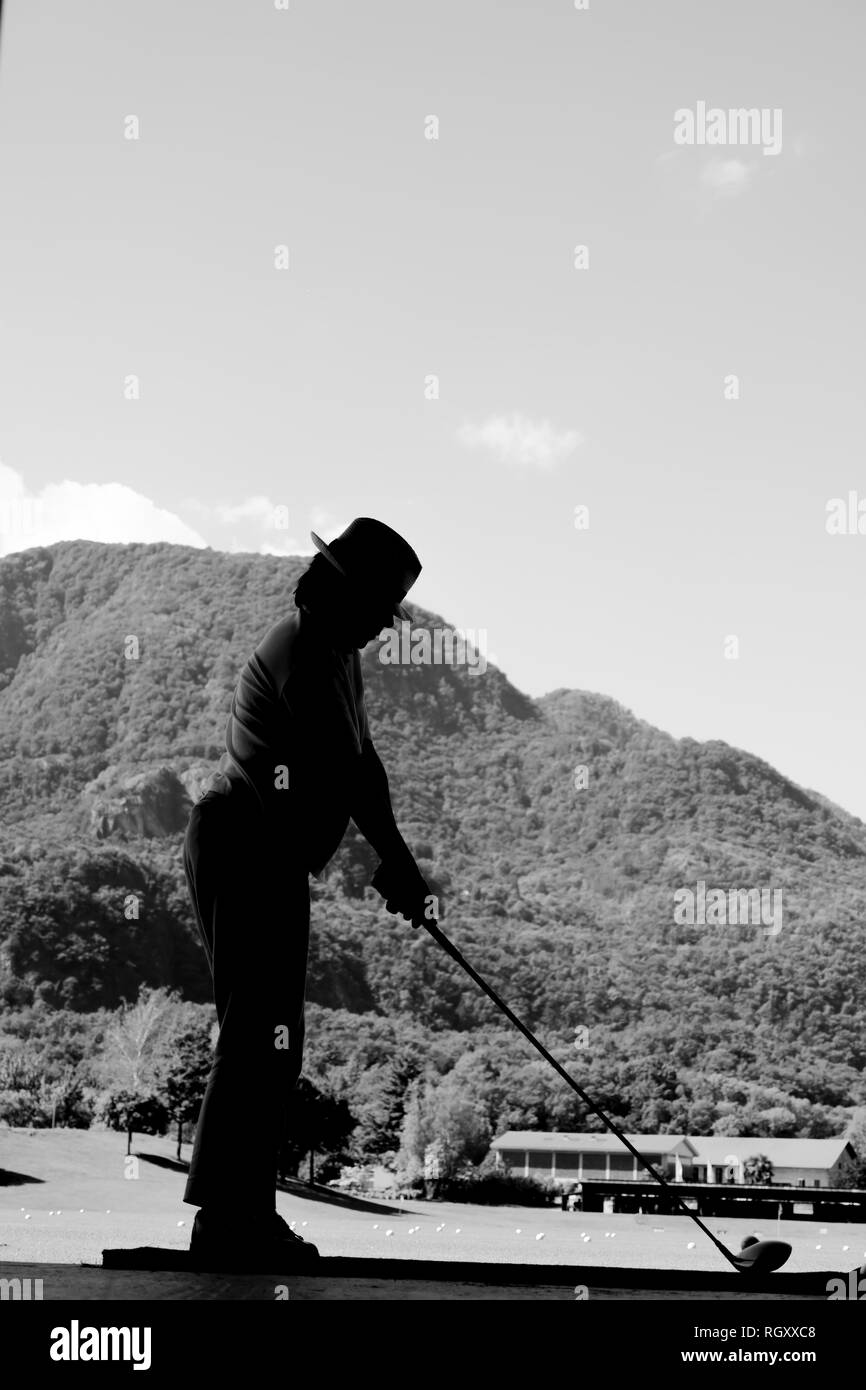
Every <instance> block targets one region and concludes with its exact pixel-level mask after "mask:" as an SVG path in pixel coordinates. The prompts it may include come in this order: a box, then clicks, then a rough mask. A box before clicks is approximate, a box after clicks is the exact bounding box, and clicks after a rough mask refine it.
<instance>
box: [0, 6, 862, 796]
mask: <svg viewBox="0 0 866 1390" xmlns="http://www.w3.org/2000/svg"><path fill="white" fill-rule="evenodd" d="M864 30H866V7H864V6H862V4H861V3H860V2H859V0H827V2H826V3H824V4H822V5H821V6H815V5H813V4H811V3H805V0H726V3H725V4H724V5H719V4H716V3H709V0H667V2H665V0H661V3H657V4H652V5H649V4H647V3H646V0H588V3H587V4H582V5H578V4H575V3H574V0H556V2H555V3H553V0H542V2H541V3H536V2H533V0H520V2H519V3H518V0H510V2H506V3H503V2H502V0H499V3H490V2H489V0H471V3H470V2H469V0H445V2H444V3H439V4H437V5H435V6H429V5H422V4H419V3H417V0H416V3H413V2H412V0H400V2H399V3H398V2H397V0H369V3H366V4H363V5H361V4H358V3H357V0H341V2H340V3H330V2H329V0H315V3H314V0H288V4H287V6H285V5H283V4H282V3H281V0H277V3H276V4H275V3H274V0H249V2H248V3H245V4H243V5H241V4H233V3H228V0H208V3H204V0H186V3H184V4H183V5H177V4H176V3H168V0H149V3H148V4H147V5H146V6H145V5H141V4H138V3H136V4H132V3H130V0H85V3H83V4H80V5H75V6H70V5H69V4H68V0H65V3H64V0H6V4H5V5H4V7H3V27H2V35H0V554H8V553H11V552H13V551H18V550H24V549H28V548H30V547H32V546H34V545H42V544H50V543H52V542H53V541H56V540H60V539H71V538H77V537H85V538H90V539H94V540H100V541H115V542H127V541H169V542H173V543H176V544H179V545H194V546H211V547H213V548H214V549H216V550H224V551H238V550H240V551H261V552H263V553H273V554H278V555H279V554H299V553H310V552H311V550H312V545H311V542H310V539H309V533H310V530H311V529H315V530H316V531H317V532H318V533H319V534H321V535H324V536H325V538H326V539H328V538H331V537H332V536H334V535H335V534H337V533H338V532H339V531H340V530H341V529H342V527H343V526H344V525H345V524H346V523H348V522H349V521H350V520H351V519H352V518H353V517H355V516H374V517H378V518H380V519H381V520H383V521H386V522H387V523H388V524H390V525H391V526H393V527H395V528H396V529H397V530H399V531H400V532H401V533H402V534H404V535H405V536H406V537H407V539H408V540H409V541H410V542H411V544H412V545H413V546H414V547H415V549H416V551H417V552H418V554H419V556H420V558H421V560H422V563H423V567H424V568H423V572H422V574H421V576H420V578H419V580H418V582H417V584H416V585H415V588H414V589H413V590H412V593H411V596H410V597H411V598H412V599H416V600H417V601H418V602H419V603H420V604H422V605H423V606H424V607H425V608H428V609H432V610H433V611H434V612H436V613H439V614H441V615H442V616H443V617H444V618H445V619H446V620H447V621H448V622H450V623H453V624H456V625H458V626H459V627H461V628H463V629H466V630H467V631H471V632H472V633H474V634H478V635H479V637H480V640H481V641H483V643H484V645H485V649H486V652H487V656H488V659H489V660H490V661H491V662H494V663H495V664H496V665H497V666H499V667H500V669H502V670H503V671H504V672H505V673H506V675H507V676H508V677H509V678H510V679H511V680H512V681H513V682H514V684H515V685H517V686H518V687H519V688H520V689H522V690H524V691H526V692H528V693H529V694H532V695H536V696H537V695H541V694H543V693H544V692H547V691H550V690H553V689H556V688H559V687H569V688H576V689H581V690H592V691H598V692H601V693H603V694H606V695H609V696H612V697H613V698H615V699H616V700H618V701H620V702H621V703H622V704H624V705H625V706H626V707H627V708H629V709H630V710H632V711H633V712H634V713H635V714H636V715H638V716H639V717H640V718H642V719H645V720H647V721H649V722H650V723H652V724H654V725H656V726H658V727H660V728H662V729H665V730H667V731H668V732H670V733H672V734H673V735H675V736H677V737H682V736H686V735H688V736H690V737H693V738H696V739H722V740H724V741H726V742H727V743H730V744H732V745H735V746H737V747H740V748H743V749H746V750H748V751H749V752H751V753H754V754H756V755H757V756H759V757H761V758H763V759H765V760H766V761H767V762H768V763H771V764H772V765H774V766H775V767H777V768H778V769H779V770H780V771H781V772H783V773H784V774H785V775H786V776H788V777H790V778H792V779H793V780H794V781H795V782H797V783H799V784H800V785H803V786H805V787H808V788H811V789H814V790H816V791H819V792H821V793H822V794H823V795H825V796H827V797H829V798H830V799H831V800H833V801H835V802H837V803H838V804H840V805H841V806H843V807H845V808H846V809H847V810H849V811H851V812H853V813H854V814H856V815H859V816H860V817H861V818H863V819H866V780H864V777H863V775H862V768H863V758H862V753H863V749H864V717H863V710H864V658H863V650H864V643H863V637H864V626H866V623H864V619H866V610H864V566H866V467H864V448H863V439H864V418H863V417H864V407H863V390H862V386H863V380H864V331H863V320H864V313H863V307H864V306H863V279H864V275H863V265H864V251H863V247H864V246H866V225H864V222H866V218H864V191H863V179H862V170H863V149H862V130H863V121H862V113H861V109H860V107H861V102H860V88H861V85H862V82H861V77H862V73H861V68H862V52H863V47H864V38H866V33H864ZM741 108H742V109H745V110H752V109H754V110H755V111H756V112H757V113H759V114H760V116H761V120H760V121H758V120H757V119H756V122H755V124H754V125H752V123H751V122H745V123H743V124H742V125H740V124H739V122H738V120H737V119H736V118H734V117H729V114H728V113H730V112H732V111H736V110H739V109H741ZM701 112H703V115H701ZM713 112H716V113H720V114H717V115H715V116H714V115H712V113H713ZM683 113H685V114H683ZM707 113H710V114H709V116H708V114H707ZM688 136H690V137H691V140H690V142H688V141H687V137H688ZM579 248H584V249H583V250H580V249H579ZM861 498H862V499H863V516H862V522H863V533H862V534H861V533H860V531H859V528H858V523H859V520H860V519H861V516H860V512H859V505H860V499H861ZM834 499H841V501H842V502H843V503H844V512H845V515H846V518H847V516H848V512H849V510H850V513H851V516H852V517H853V526H852V525H851V524H850V522H848V521H847V520H846V522H845V527H846V529H847V533H841V534H838V533H836V532H838V531H839V530H840V529H841V528H840V526H839V525H838V524H837V523H836V521H835V520H833V518H834V517H835V516H836V509H835V501H834ZM849 499H850V501H849ZM577 508H585V509H586V511H576V509H577ZM828 509H829V510H828ZM576 523H580V524H576ZM828 526H829V527H830V529H828ZM260 635H261V634H258V633H252V632H251V633H250V648H251V650H252V647H253V646H254V645H255V643H256V642H257V641H258V638H259V636H260Z"/></svg>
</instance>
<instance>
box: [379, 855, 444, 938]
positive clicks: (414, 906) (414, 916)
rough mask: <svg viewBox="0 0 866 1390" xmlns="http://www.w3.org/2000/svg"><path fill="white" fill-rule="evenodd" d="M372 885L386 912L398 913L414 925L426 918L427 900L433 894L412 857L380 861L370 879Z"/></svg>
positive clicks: (416, 925)
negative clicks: (382, 901)
mask: <svg viewBox="0 0 866 1390" xmlns="http://www.w3.org/2000/svg"><path fill="white" fill-rule="evenodd" d="M370 883H371V886H372V887H373V888H375V889H376V892H377V893H380V894H381V895H382V897H383V898H384V899H385V907H386V908H387V910H388V911H389V912H392V913H397V912H399V913H400V915H401V916H402V917H406V918H408V920H409V921H410V922H411V923H412V925H413V927H420V926H422V925H423V923H424V922H425V921H427V920H432V919H429V918H428V917H427V914H426V908H427V899H428V898H432V897H433V893H432V891H431V888H430V885H429V883H428V882H427V880H426V879H425V878H424V875H423V874H422V873H421V871H420V869H419V868H418V865H417V864H416V863H415V861H414V859H412V858H411V857H410V858H408V859H400V860H397V859H389V860H383V861H382V863H381V864H380V865H379V867H378V869H377V870H376V872H375V873H374V875H373V877H372V879H371V880H370Z"/></svg>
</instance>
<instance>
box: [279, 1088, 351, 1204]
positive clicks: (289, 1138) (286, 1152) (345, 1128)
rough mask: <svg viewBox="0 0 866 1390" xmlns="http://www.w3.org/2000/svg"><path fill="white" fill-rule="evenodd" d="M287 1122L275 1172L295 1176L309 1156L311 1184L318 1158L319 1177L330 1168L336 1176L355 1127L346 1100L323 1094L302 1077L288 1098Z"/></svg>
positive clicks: (346, 1156) (344, 1158)
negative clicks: (319, 1157) (319, 1165)
mask: <svg viewBox="0 0 866 1390" xmlns="http://www.w3.org/2000/svg"><path fill="white" fill-rule="evenodd" d="M287 1119H288V1123H287V1126H286V1136H285V1138H284V1139H283V1142H282V1144H281V1146H280V1152H279V1158H278V1162H277V1171H278V1172H279V1173H280V1174H290V1175H291V1176H293V1177H294V1176H295V1175H296V1174H297V1172H298V1168H299V1166H300V1164H301V1162H302V1160H303V1159H304V1158H305V1157H308V1158H309V1165H310V1166H309V1175H310V1182H314V1181H315V1160H316V1156H317V1155H319V1156H321V1157H322V1159H323V1163H322V1166H321V1175H322V1176H323V1177H326V1176H327V1174H328V1173H329V1172H330V1171H331V1170H332V1169H333V1170H334V1173H333V1174H332V1176H333V1175H335V1174H336V1170H337V1169H338V1168H339V1166H340V1164H342V1163H345V1162H346V1161H347V1159H348V1157H349V1154H348V1148H347V1146H348V1141H349V1137H350V1135H351V1133H352V1130H353V1129H354V1128H355V1125H356V1124H357V1121H356V1119H355V1117H354V1115H353V1114H352V1112H351V1110H350V1109H349V1106H348V1104H347V1103H346V1101H344V1100H335V1099H334V1098H333V1097H332V1096H328V1095H326V1094H325V1093H324V1092H323V1091H320V1090H319V1089H318V1087H317V1086H314V1085H313V1083H312V1081H310V1080H308V1078H307V1077H305V1076H302V1077H301V1078H300V1080H299V1081H298V1084H297V1086H295V1088H294V1090H293V1091H292V1093H291V1095H290V1097H289V1102H288V1107H287Z"/></svg>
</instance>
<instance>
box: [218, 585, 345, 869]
mask: <svg viewBox="0 0 866 1390" xmlns="http://www.w3.org/2000/svg"><path fill="white" fill-rule="evenodd" d="M369 737H370V733H369V727H368V724H367V712H366V708H365V705H364V682H363V677H362V675H361V657H360V653H359V652H358V651H357V650H356V649H352V650H350V651H348V652H341V651H338V650H337V649H336V647H335V646H334V644H333V641H332V640H331V639H330V638H329V635H328V631H327V628H326V627H325V626H324V625H323V624H322V623H321V622H319V621H318V620H317V619H316V618H314V617H313V616H312V615H311V614H309V613H307V612H306V611H305V610H300V611H298V612H294V613H292V614H290V615H289V617H287V618H284V619H283V620H282V621H281V622H279V623H276V624H275V625H274V626H273V627H272V628H271V629H270V630H269V632H267V633H266V635H265V637H264V638H263V639H262V641H261V642H260V643H259V645H258V646H257V647H256V649H255V651H254V653H253V655H252V656H251V657H250V659H249V661H247V662H246V664H245V665H244V667H243V670H242V671H241V674H240V677H239V680H238V683H237V687H236V689H235V693H234V696H233V699H232V708H231V714H230V715H229V718H228V721H227V723H226V752H225V754H224V755H223V757H222V759H221V761H220V770H221V772H223V773H224V774H226V775H228V777H229V779H230V780H231V781H232V782H233V783H234V782H237V780H238V779H239V778H242V779H243V781H244V783H245V784H246V786H247V788H249V790H250V791H251V792H253V793H254V794H255V796H256V797H257V798H258V802H259V804H260V806H261V808H262V811H263V813H264V816H265V819H266V821H267V822H268V825H269V827H270V828H273V829H274V830H276V831H277V832H283V833H284V834H285V835H286V837H287V839H288V841H289V844H287V849H288V850H289V852H291V848H292V847H294V848H295V849H296V850H297V852H298V853H299V854H300V855H301V856H302V857H303V859H304V862H305V863H306V865H307V867H308V868H309V869H310V871H311V872H312V873H314V874H316V875H318V874H320V873H321V871H322V869H323V868H324V867H325V865H326V864H327V862H328V860H329V859H330V858H331V857H332V855H333V854H334V853H335V851H336V849H337V848H338V846H339V844H340V841H341V840H342V838H343V835H344V834H345V831H346V827H347V825H348V823H349V818H350V810H349V806H350V788H351V786H352V785H353V782H354V779H355V778H356V777H357V775H358V773H359V770H360V759H361V752H362V748H363V745H364V741H365V739H369Z"/></svg>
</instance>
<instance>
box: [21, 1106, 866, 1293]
mask: <svg viewBox="0 0 866 1390" xmlns="http://www.w3.org/2000/svg"><path fill="white" fill-rule="evenodd" d="M174 1153H175V1146H174V1143H173V1141H171V1140H169V1139H159V1138H153V1137H151V1136H140V1137H137V1138H136V1139H135V1140H134V1143H133V1158H134V1159H135V1162H134V1163H130V1161H129V1160H128V1159H127V1158H126V1138H125V1136H124V1135H120V1134H110V1133H105V1132H101V1131H98V1130H9V1129H3V1128H0V1168H3V1169H5V1170H7V1171H8V1172H12V1173H17V1174H19V1175H21V1176H22V1177H23V1176H26V1177H27V1178H29V1179H30V1181H27V1182H21V1183H16V1184H15V1185H12V1186H4V1187H0V1260H6V1261H23V1262H31V1261H34V1262H36V1261H38V1262H46V1263H52V1262H68V1263H75V1262H79V1261H84V1262H87V1263H94V1264H98V1263H99V1262H100V1260H101V1254H102V1250H103V1249H107V1248H117V1247H124V1246H135V1245H159V1246H163V1247H165V1248H171V1249H176V1250H183V1249H186V1247H187V1246H188V1244H189V1230H190V1225H191V1222H192V1219H193V1216H194V1215H195V1208H193V1207H188V1206H185V1205H184V1203H183V1200H182V1194H183V1187H184V1174H183V1173H182V1172H178V1171H177V1170H175V1169H173V1168H172V1167H170V1166H161V1164H165V1163H166V1162H167V1161H169V1160H171V1159H173V1158H174ZM183 1156H184V1158H188V1157H189V1149H188V1147H186V1146H185V1148H184V1150H183ZM277 1206H278V1208H279V1210H280V1212H281V1213H282V1215H283V1216H284V1217H285V1218H286V1220H288V1221H294V1222H296V1229H297V1230H298V1231H299V1232H300V1233H301V1234H302V1235H303V1236H304V1237H305V1238H307V1239H310V1240H312V1241H313V1242H314V1243H315V1244H316V1245H317V1246H318V1247H319V1250H320V1251H321V1253H322V1254H323V1255H379V1256H392V1257H400V1258H403V1259H437V1260H485V1261H487V1260H489V1261H497V1262H502V1263H509V1264H510V1263H532V1264H586V1265H601V1266H604V1265H610V1266H614V1265H625V1266H631V1267H633V1268H642V1269H673V1268H677V1269H709V1270H712V1269H718V1268H720V1266H722V1265H723V1263H724V1262H723V1260H722V1257H721V1256H720V1255H719V1254H718V1253H717V1252H716V1251H715V1249H714V1248H713V1246H712V1245H711V1244H710V1242H709V1241H708V1240H707V1239H706V1237H705V1236H703V1235H702V1234H701V1232H700V1231H699V1230H698V1229H697V1227H696V1226H695V1225H694V1224H693V1223H692V1222H690V1221H689V1220H688V1219H687V1218H686V1217H678V1216H674V1217H671V1216H661V1217H659V1216H652V1217H650V1216H646V1217H642V1216H625V1215H622V1216H608V1215H603V1214H600V1213H599V1214H586V1213H581V1212H575V1213H573V1214H571V1213H567V1212H563V1211H561V1210H560V1209H559V1208H553V1207H548V1208H530V1207H479V1206H468V1205H463V1204H454V1203H445V1202H435V1203H434V1202H406V1203H400V1204H395V1205H394V1212H393V1216H383V1215H381V1214H379V1213H370V1212H362V1211H351V1210H347V1209H346V1208H344V1207H338V1206H331V1205H329V1204H328V1203H326V1202H321V1201H313V1200H309V1199H305V1198H300V1197H294V1196H286V1195H284V1194H280V1195H279V1197H278V1200H277ZM707 1224H708V1225H709V1226H710V1228H711V1229H712V1230H713V1231H714V1232H715V1233H716V1234H717V1235H719V1236H720V1237H721V1239H722V1240H723V1241H724V1242H725V1243H726V1244H727V1245H728V1246H729V1247H730V1248H731V1249H734V1250H737V1249H739V1246H740V1242H741V1240H742V1238H743V1236H745V1235H748V1234H750V1233H754V1234H758V1235H762V1236H776V1235H780V1236H781V1238H782V1239H783V1240H787V1241H789V1242H790V1243H791V1245H792V1246H793V1255H792V1257H791V1259H790V1260H789V1262H788V1264H787V1265H786V1266H785V1268H786V1269H787V1270H791V1271H795V1270H822V1269H830V1270H849V1269H853V1268H854V1267H855V1266H857V1265H860V1264H861V1263H863V1261H864V1260H866V1225H864V1224H859V1225H841V1224H830V1225H828V1226H821V1225H819V1224H818V1223H817V1222H807V1221H787V1222H786V1221H783V1222H782V1223H781V1224H780V1225H777V1223H776V1222H775V1221H774V1222H771V1223H769V1224H765V1225H764V1226H763V1227H760V1226H759V1227H755V1226H754V1225H752V1224H750V1223H749V1222H748V1221H745V1220H730V1219H726V1218H717V1219H711V1220H709V1221H708V1222H707ZM539 1236H542V1237H543V1238H542V1239H538V1237H539Z"/></svg>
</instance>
